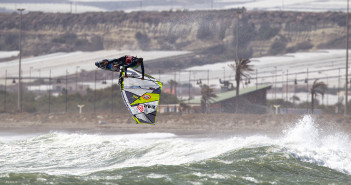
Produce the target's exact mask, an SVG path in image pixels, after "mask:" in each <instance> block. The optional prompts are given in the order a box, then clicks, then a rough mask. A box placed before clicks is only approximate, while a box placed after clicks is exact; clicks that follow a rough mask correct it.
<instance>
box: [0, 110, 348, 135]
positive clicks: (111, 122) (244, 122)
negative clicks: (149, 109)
mask: <svg viewBox="0 0 351 185" xmlns="http://www.w3.org/2000/svg"><path fill="white" fill-rule="evenodd" d="M304 116H308V115H272V114H264V115H256V114H159V115H158V117H157V121H156V122H157V123H156V124H155V125H147V124H135V122H134V121H133V120H132V119H131V117H130V116H129V115H128V114H110V113H96V114H94V113H91V114H45V113H42V114H26V113H23V114H0V129H1V130H2V131H16V132H35V131H60V130H62V131H86V132H103V133H105V132H112V133H134V132H141V133H145V132H170V133H177V134H187V133H192V134H194V133H235V134H251V133H259V134H273V135H275V134H280V133H281V132H282V131H283V130H284V129H287V128H289V127H292V126H294V125H295V124H296V123H298V122H299V120H300V121H301V120H302V119H303V118H304ZM311 118H312V119H313V121H314V122H315V123H316V125H318V126H319V127H320V128H322V129H324V130H337V131H343V132H347V133H351V124H350V123H351V118H350V117H344V116H342V115H311Z"/></svg>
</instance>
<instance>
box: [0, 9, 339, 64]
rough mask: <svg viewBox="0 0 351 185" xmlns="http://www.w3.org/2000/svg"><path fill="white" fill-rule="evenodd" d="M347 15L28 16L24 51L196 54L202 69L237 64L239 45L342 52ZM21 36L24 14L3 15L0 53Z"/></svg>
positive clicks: (259, 50) (262, 51) (267, 51)
mask: <svg viewBox="0 0 351 185" xmlns="http://www.w3.org/2000/svg"><path fill="white" fill-rule="evenodd" d="M345 16H346V15H345V14H344V13H341V12H327V13H304V12H263V11H246V12H244V13H243V14H242V16H241V19H238V17H239V16H238V14H237V13H236V10H234V9H233V10H213V11H191V12H190V11H189V12H188V11H163V12H132V13H124V12H107V13H84V14H59V13H57V14H56V13H41V12H31V13H28V14H25V15H23V34H24V36H23V50H24V54H25V55H27V56H28V55H40V54H44V53H52V52H59V51H66V52H68V51H75V50H84V51H89V50H101V49H132V50H135V49H142V50H191V51H195V52H196V56H195V57H197V58H198V59H196V58H195V59H192V61H190V62H192V64H194V65H198V64H201V63H209V62H211V61H213V59H214V58H215V57H221V58H223V59H233V58H234V57H235V52H233V51H235V48H236V45H237V41H238V50H239V57H252V56H262V55H275V54H280V53H286V52H295V51H298V50H309V49H317V48H343V47H344V45H345V42H344V38H345V34H346V32H345V30H346V29H345ZM18 33H19V15H18V14H15V13H12V14H6V13H2V14H0V50H16V49H18ZM204 56H205V57H204ZM208 56H210V57H208ZM192 58H194V57H192Z"/></svg>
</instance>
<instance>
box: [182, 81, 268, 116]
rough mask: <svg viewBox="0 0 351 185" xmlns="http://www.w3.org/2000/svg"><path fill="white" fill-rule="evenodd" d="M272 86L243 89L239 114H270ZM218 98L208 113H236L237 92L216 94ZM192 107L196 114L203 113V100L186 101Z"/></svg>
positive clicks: (240, 92)
mask: <svg viewBox="0 0 351 185" xmlns="http://www.w3.org/2000/svg"><path fill="white" fill-rule="evenodd" d="M271 87H272V86H271V85H257V86H252V87H247V88H242V89H240V91H239V94H240V96H239V102H238V104H239V105H238V110H237V111H236V112H237V113H254V114H263V113H267V112H268V109H269V108H268V107H267V90H269V89H270V88H271ZM216 95H217V97H216V98H213V99H212V100H211V101H210V104H209V106H208V107H207V112H215V113H219V112H227V113H234V112H235V107H236V105H235V104H236V102H237V101H236V98H237V96H236V91H235V89H234V90H229V91H226V92H222V93H218V94H216ZM184 103H186V104H188V105H189V106H191V109H192V110H193V111H194V112H201V98H197V99H192V100H188V101H184Z"/></svg>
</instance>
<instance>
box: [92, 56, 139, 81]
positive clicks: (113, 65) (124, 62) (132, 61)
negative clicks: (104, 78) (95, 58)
mask: <svg viewBox="0 0 351 185" xmlns="http://www.w3.org/2000/svg"><path fill="white" fill-rule="evenodd" d="M95 65H96V66H97V67H99V68H101V69H106V70H111V71H119V70H120V67H122V70H123V71H124V72H125V78H128V76H127V70H128V68H133V69H137V68H138V67H139V66H141V73H142V78H141V79H142V80H144V62H143V58H137V57H133V56H129V55H125V56H123V57H120V58H118V59H112V60H108V59H104V60H102V61H101V62H95ZM121 75H122V73H120V77H121Z"/></svg>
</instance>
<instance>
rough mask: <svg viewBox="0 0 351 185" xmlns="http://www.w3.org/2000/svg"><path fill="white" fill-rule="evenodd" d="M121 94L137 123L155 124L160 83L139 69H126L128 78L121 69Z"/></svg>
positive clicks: (160, 88)
mask: <svg viewBox="0 0 351 185" xmlns="http://www.w3.org/2000/svg"><path fill="white" fill-rule="evenodd" d="M121 73H122V76H121V79H120V80H121V81H120V86H121V94H122V97H123V101H124V103H125V105H126V107H127V109H128V111H129V113H130V114H131V115H132V116H133V119H134V120H135V121H136V122H137V123H147V124H155V122H156V113H157V108H158V103H159V100H160V95H161V90H162V83H161V82H159V81H157V80H156V79H155V78H154V77H152V76H150V75H147V74H145V76H144V80H142V79H141V78H142V74H141V72H139V71H136V70H133V69H128V72H127V75H128V78H124V71H121Z"/></svg>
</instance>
